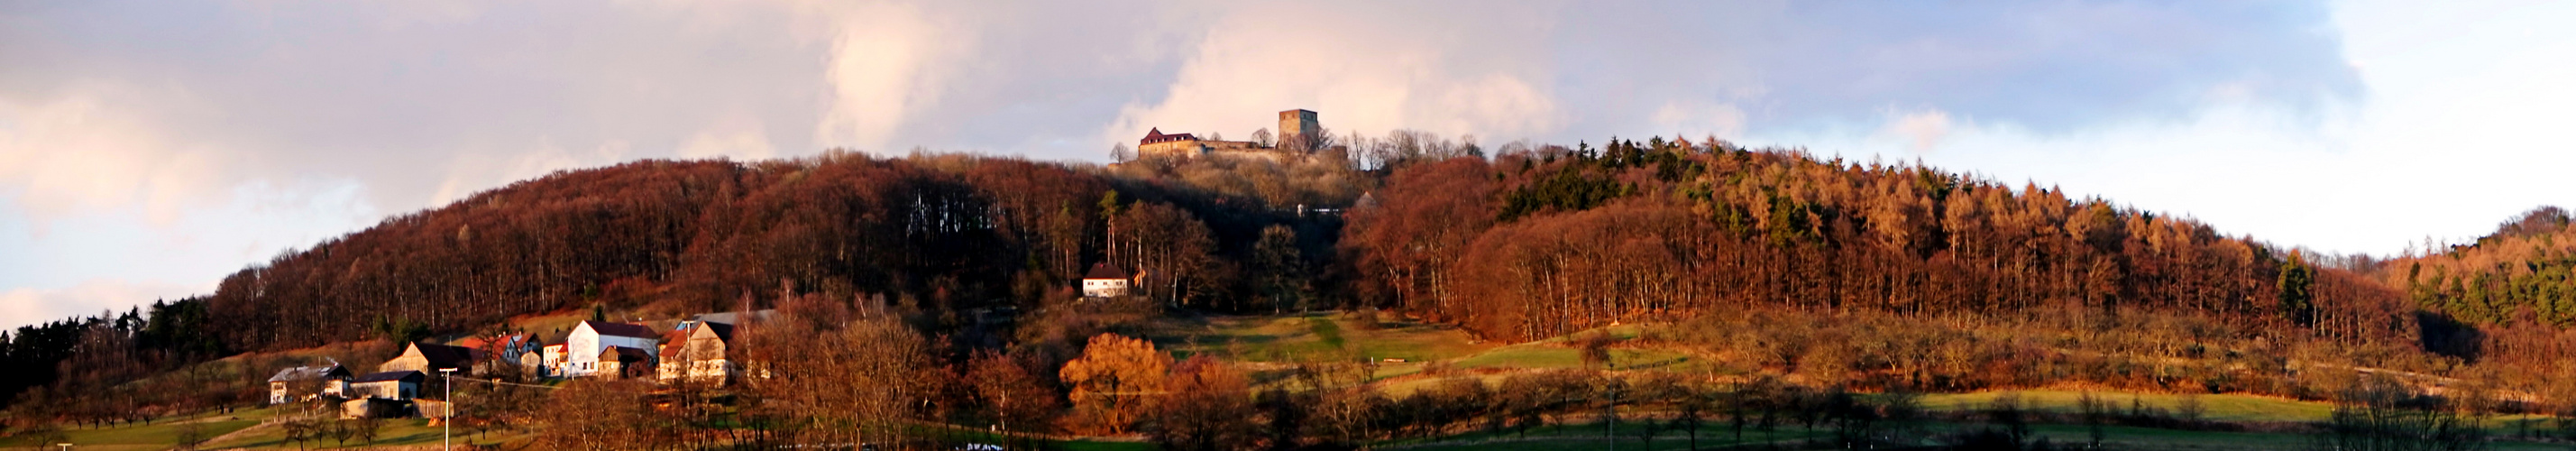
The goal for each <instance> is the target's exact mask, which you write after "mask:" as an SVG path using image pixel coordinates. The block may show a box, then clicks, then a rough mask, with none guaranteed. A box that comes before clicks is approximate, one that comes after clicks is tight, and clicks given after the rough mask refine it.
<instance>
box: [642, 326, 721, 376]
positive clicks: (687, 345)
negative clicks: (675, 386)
mask: <svg viewBox="0 0 2576 451" xmlns="http://www.w3.org/2000/svg"><path fill="white" fill-rule="evenodd" d="M735 329H736V328H735V327H734V326H733V325H732V324H725V323H715V322H703V321H691V322H687V323H682V324H681V325H680V331H679V332H677V333H675V334H674V335H676V337H675V339H674V340H671V341H670V342H666V343H663V344H662V357H663V358H664V359H666V360H665V361H664V362H663V365H661V367H660V368H659V370H660V373H661V374H659V375H658V376H660V378H661V379H662V381H663V382H666V383H667V382H672V381H676V380H679V379H680V378H682V377H687V378H688V381H689V382H697V383H707V384H715V385H724V384H725V383H727V382H730V381H729V380H730V379H732V378H733V376H734V375H735V374H738V373H737V371H739V370H740V368H739V367H737V366H735V365H734V363H733V360H732V359H730V356H728V355H727V354H728V353H729V351H731V350H732V348H733V344H734V336H735Z"/></svg>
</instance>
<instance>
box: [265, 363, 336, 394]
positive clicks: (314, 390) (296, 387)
mask: <svg viewBox="0 0 2576 451" xmlns="http://www.w3.org/2000/svg"><path fill="white" fill-rule="evenodd" d="M252 374H258V373H252ZM348 388H349V370H348V369H346V368H341V367H340V362H331V366H321V367H314V366H299V367H294V368H287V369H283V370H278V371H277V375H275V376H269V377H268V403H269V404H285V403H290V402H296V401H302V400H306V399H312V398H314V397H316V396H335V397H336V396H341V393H346V390H347V389H348Z"/></svg>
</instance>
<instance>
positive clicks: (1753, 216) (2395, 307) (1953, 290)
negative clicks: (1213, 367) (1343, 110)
mask: <svg viewBox="0 0 2576 451" xmlns="http://www.w3.org/2000/svg"><path fill="white" fill-rule="evenodd" d="M1372 201H1373V204H1371V205H1363V206H1361V207H1360V208H1358V209H1355V210H1354V212H1353V216H1352V218H1351V225H1350V231H1349V233H1348V236H1347V237H1346V238H1345V239H1344V246H1345V248H1346V249H1347V250H1348V251H1349V253H1350V254H1351V256H1352V257H1353V258H1352V261H1353V262H1355V263H1356V264H1357V265H1358V270H1357V274H1362V275H1365V276H1366V277H1365V278H1364V279H1363V280H1364V281H1365V282H1364V283H1363V284H1362V286H1361V287H1360V288H1362V291H1363V292H1365V293H1372V294H1374V295H1375V296H1377V298H1376V299H1379V300H1381V301H1382V302H1385V303H1389V304H1393V305H1399V306H1401V307H1402V308H1405V309H1408V310H1410V311H1414V312H1419V313H1421V314H1424V315H1428V316H1432V317H1436V318H1441V319H1444V320H1451V321H1457V322H1460V323H1462V324H1465V325H1467V326H1468V327H1470V328H1472V329H1475V330H1478V331H1481V332H1483V333H1485V334H1489V335H1494V336H1499V337H1503V338H1509V339H1529V338H1535V337H1546V336H1552V335H1558V334H1564V333H1569V332H1572V331H1577V330H1582V329H1586V328H1590V327H1595V326H1600V325H1604V324H1610V323H1614V322H1620V321H1647V320H1661V319H1669V318H1677V317H1682V316H1687V315H1690V314H1695V313H1705V312H1737V311H1742V310H1747V309H1801V310H1809V311H1832V310H1839V309H1875V310H1884V311H1893V312H1898V313H1930V314H1947V313H1970V314H2004V313H2012V312H2022V311H2026V310H2029V309H2032V308H2036V307H2047V308H2051V309H2054V310H2051V311H2065V312H2078V313H2081V312H2101V313H2116V312H2118V311H2122V310H2124V309H2126V310H2145V311H2164V312H2188V313H2191V314H2195V315H2207V316H2211V317H2216V318H2220V319H2224V320H2226V321H2228V322H2231V323H2234V324H2238V325H2242V326H2249V327H2248V330H2260V331H2270V332H2266V333H2278V334H2285V335H2288V336H2300V337H2306V336H2310V335H2311V334H2312V335H2314V336H2316V337H2321V338H2324V339H2330V340H2338V341H2344V342H2351V343H2365V342H2367V343H2407V342H2409V340H2411V339H2412V338H2413V337H2414V336H2415V335H2414V334H2416V333H2417V332H2416V324H2415V319H2416V318H2415V317H2414V315H2413V312H2414V307H2413V306H2412V305H2409V304H2408V303H2406V302H2404V300H2403V299H2402V298H2401V297H2400V295H2399V294H2398V293H2397V292H2395V291H2392V290H2389V289H2387V288H2384V287H2382V286H2380V285H2379V284H2376V283H2372V282H2371V281H2370V280H2368V279H2366V278H2364V277H2362V276H2360V275H2358V274H2353V273H2350V272H2347V271H2344V270H2339V269H2332V268H2322V267H2317V266H2315V265H2310V264H2308V263H2307V262H2305V261H2303V259H2302V258H2301V256H2300V255H2297V254H2293V253H2287V252H2284V251H2282V250H2280V249H2278V248H2275V247H2273V246H2270V245H2267V244H2265V243H2263V242H2260V241H2256V240H2254V239H2252V238H2247V237H2238V236H2227V235H2224V234H2221V233H2219V232H2218V231H2217V230H2215V229H2213V228H2211V227H2210V226H2208V225H2204V224H2201V223H2199V222H2196V221H2192V220H2189V219H2184V218H2175V217H2169V216H2159V215H2156V214H2153V213H2148V212H2140V211H2135V210H2131V209H2126V208H2120V207H2117V206H2114V205H2113V204H2110V203H2108V202H2105V201H2103V200H2100V199H2072V198H2068V197H2067V196H2065V195H2064V194H2063V193H2061V192H2059V191H2056V190H2053V189H2047V188H2041V187H2037V186H2027V185H2026V186H2022V187H2018V188H2016V187H2012V186H2008V185H2003V184H2000V183H1996V182H1994V181H1990V180H1979V179H1974V178H1969V177H1963V176H1961V175H1958V174H1953V173H1947V172H1942V171H1939V170H1935V169H1931V168H1926V167H1921V166H1917V165H1902V164H1899V165H1886V164H1879V163H1869V164H1866V165H1864V164H1862V163H1858V162H1850V161H1842V160H1839V159H1836V160H1821V159H1818V158H1814V157H1811V156H1808V155H1805V154H1802V153H1799V152H1792V151H1746V150H1741V149H1734V148H1730V147H1725V146H1722V145H1716V146H1713V145H1709V144H1707V143H1699V144H1694V143H1689V142H1666V141H1663V140H1661V139H1654V140H1649V141H1647V142H1633V141H1620V140H1613V141H1610V142H1609V143H1608V145H1606V146H1604V147H1601V148H1597V149H1595V148H1592V147H1590V146H1588V145H1587V146H1579V147H1577V148H1575V149H1562V148H1553V149H1546V150H1542V151H1539V152H1528V153H1512V154H1505V155H1501V156H1500V157H1499V158H1495V159H1492V160H1490V161H1488V160H1485V159H1456V160H1449V161H1443V162H1438V163H1431V164H1422V165H1415V166H1410V167H1405V168H1403V169H1400V170H1397V171H1395V172H1394V173H1393V174H1392V176H1391V177H1390V178H1389V179H1388V181H1387V182H1386V185H1385V187H1384V188H1383V189H1381V190H1379V191H1377V192H1376V193H1375V194H1374V195H1373V198H1372Z"/></svg>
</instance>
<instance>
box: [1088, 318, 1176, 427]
mask: <svg viewBox="0 0 2576 451" xmlns="http://www.w3.org/2000/svg"><path fill="white" fill-rule="evenodd" d="M1171 366H1172V356H1171V355H1168V354H1164V353H1163V352H1162V351H1158V350H1155V349H1154V344H1153V343H1147V342H1145V341H1144V340H1138V339H1134V338H1127V337H1123V336H1119V335H1118V334H1109V333H1104V334H1100V335H1098V336H1094V337H1091V344H1090V345H1088V346H1085V347H1083V349H1082V358H1078V359H1073V361H1071V362H1065V364H1064V371H1063V372H1062V373H1061V374H1062V376H1063V377H1064V383H1065V385H1069V386H1072V387H1073V396H1072V397H1073V408H1074V412H1075V414H1076V415H1077V418H1078V420H1079V421H1081V422H1082V425H1083V426H1084V427H1090V428H1096V429H1098V430H1106V431H1109V433H1111V434H1124V433H1127V427H1128V426H1131V425H1134V424H1135V422H1136V418H1137V417H1138V416H1140V415H1142V414H1143V413H1144V412H1147V411H1149V410H1148V409H1150V408H1151V404H1152V401H1153V400H1154V397H1156V396H1161V395H1162V393H1161V392H1162V390H1163V375H1164V371H1165V370H1167V369H1169V368H1171Z"/></svg>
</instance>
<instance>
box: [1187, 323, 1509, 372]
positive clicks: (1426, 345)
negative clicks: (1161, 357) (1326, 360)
mask: <svg viewBox="0 0 2576 451" xmlns="http://www.w3.org/2000/svg"><path fill="white" fill-rule="evenodd" d="M1153 329H1154V333H1153V336H1151V337H1148V338H1151V339H1152V340H1153V341H1154V342H1155V345H1156V346H1161V347H1162V348H1163V349H1165V350H1168V351H1171V352H1172V354H1173V356H1175V357H1183V358H1186V357H1189V356H1194V355H1208V356H1212V357H1217V358H1223V359H1230V360H1235V361H1241V362H1286V361H1294V360H1298V359H1300V358H1317V357H1325V356H1333V355H1337V354H1342V353H1357V354H1358V355H1359V356H1362V357H1366V358H1369V359H1372V360H1383V359H1401V360H1405V361H1408V362H1422V361H1430V360H1441V359H1451V358H1457V357H1462V356H1466V355H1470V354H1475V353H1477V352H1481V351H1484V350H1486V349H1491V348H1493V347H1494V346H1493V345H1490V344H1482V343H1477V342H1476V340H1475V339H1474V338H1472V337H1469V336H1467V334H1466V332H1462V331H1459V330H1458V329H1457V328H1455V327H1450V326H1443V325H1429V324H1418V323H1376V322H1368V321H1363V320H1358V319H1352V318H1347V317H1344V316H1342V315H1332V314H1305V315H1290V316H1239V317H1211V318H1206V319H1201V320H1182V319H1172V320H1168V321H1165V322H1164V323H1162V324H1157V325H1156V327H1154V328H1153Z"/></svg>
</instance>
